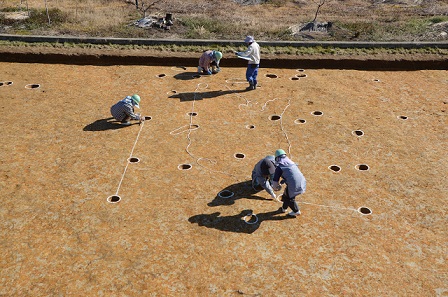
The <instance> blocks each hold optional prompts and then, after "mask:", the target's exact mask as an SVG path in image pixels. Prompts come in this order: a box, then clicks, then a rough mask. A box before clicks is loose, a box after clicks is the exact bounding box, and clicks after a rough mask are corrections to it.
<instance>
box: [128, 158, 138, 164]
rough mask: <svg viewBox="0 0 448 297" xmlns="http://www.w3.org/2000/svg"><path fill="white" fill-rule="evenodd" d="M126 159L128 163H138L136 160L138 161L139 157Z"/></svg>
mask: <svg viewBox="0 0 448 297" xmlns="http://www.w3.org/2000/svg"><path fill="white" fill-rule="evenodd" d="M128 161H129V163H138V162H140V159H139V158H137V157H130V158H129V159H128Z"/></svg>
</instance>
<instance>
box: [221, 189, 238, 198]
mask: <svg viewBox="0 0 448 297" xmlns="http://www.w3.org/2000/svg"><path fill="white" fill-rule="evenodd" d="M233 195H235V194H234V193H233V192H232V191H229V190H223V191H221V192H219V193H218V196H219V197H221V198H230V197H233Z"/></svg>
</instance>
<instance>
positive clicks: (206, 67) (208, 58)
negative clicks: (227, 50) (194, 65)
mask: <svg viewBox="0 0 448 297" xmlns="http://www.w3.org/2000/svg"><path fill="white" fill-rule="evenodd" d="M221 58H222V53H221V52H218V51H213V50H207V51H205V52H204V53H203V54H202V55H201V57H200V58H199V66H198V73H202V74H207V75H210V74H215V73H218V72H219V71H221V68H220V67H219V61H220V60H221Z"/></svg>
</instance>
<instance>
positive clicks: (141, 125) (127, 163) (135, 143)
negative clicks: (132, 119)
mask: <svg viewBox="0 0 448 297" xmlns="http://www.w3.org/2000/svg"><path fill="white" fill-rule="evenodd" d="M144 125H145V121H143V122H141V124H140V130H139V131H138V134H137V138H136V139H135V142H134V146H133V147H132V150H131V154H130V155H129V158H131V157H132V154H133V153H134V149H135V146H136V145H137V141H138V138H139V137H140V132H142V129H143V126H144ZM128 166H129V160H127V162H126V166H125V167H124V171H123V174H122V176H121V179H120V182H119V183H118V188H117V192H116V193H115V196H118V191H120V187H121V183H122V182H123V179H124V176H125V174H126V170H127V169H128Z"/></svg>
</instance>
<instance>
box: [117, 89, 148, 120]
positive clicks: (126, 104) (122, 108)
mask: <svg viewBox="0 0 448 297" xmlns="http://www.w3.org/2000/svg"><path fill="white" fill-rule="evenodd" d="M139 104H140V96H139V95H137V94H134V95H132V96H126V97H125V98H124V99H122V100H120V101H118V102H117V103H115V104H114V105H112V107H111V108H110V113H111V114H112V116H113V117H114V118H115V119H116V120H117V121H120V122H121V124H122V125H124V126H129V125H130V124H131V122H130V120H134V121H140V122H142V121H144V120H145V117H143V116H141V115H140V114H135V113H134V107H137V108H140V105H139Z"/></svg>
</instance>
